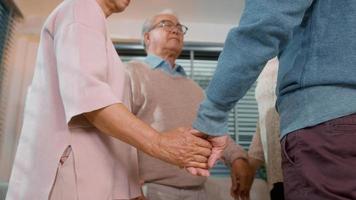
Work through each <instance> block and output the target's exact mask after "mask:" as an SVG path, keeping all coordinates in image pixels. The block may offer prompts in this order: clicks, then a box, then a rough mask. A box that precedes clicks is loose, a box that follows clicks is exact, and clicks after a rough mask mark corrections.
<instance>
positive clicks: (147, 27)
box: [141, 9, 178, 49]
mask: <svg viewBox="0 0 356 200" xmlns="http://www.w3.org/2000/svg"><path fill="white" fill-rule="evenodd" d="M160 15H173V16H174V17H176V18H177V19H178V16H177V15H176V14H175V13H174V12H173V11H172V10H170V9H165V10H163V11H161V12H159V13H157V14H155V15H153V16H152V17H150V18H147V19H146V20H145V22H144V23H143V26H142V30H141V42H142V45H143V47H144V48H145V49H146V44H145V33H147V32H149V31H150V29H151V28H152V26H154V25H155V24H154V22H155V19H156V18H157V17H158V16H160Z"/></svg>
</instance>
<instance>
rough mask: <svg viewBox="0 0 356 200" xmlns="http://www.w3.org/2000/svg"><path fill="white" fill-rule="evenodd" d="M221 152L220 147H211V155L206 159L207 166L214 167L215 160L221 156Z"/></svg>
mask: <svg viewBox="0 0 356 200" xmlns="http://www.w3.org/2000/svg"><path fill="white" fill-rule="evenodd" d="M222 152H223V151H222V150H220V149H216V148H213V149H212V152H211V155H210V157H209V159H208V167H209V168H212V167H214V165H215V163H216V161H217V160H218V159H219V158H220V157H221V155H222Z"/></svg>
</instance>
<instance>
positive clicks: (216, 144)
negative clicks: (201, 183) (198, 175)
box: [207, 135, 229, 168]
mask: <svg viewBox="0 0 356 200" xmlns="http://www.w3.org/2000/svg"><path fill="white" fill-rule="evenodd" d="M228 137H229V136H228V135H224V136H217V137H213V136H209V137H208V138H207V140H208V141H209V142H210V144H211V145H212V146H213V148H212V149H211V155H210V157H209V160H208V166H209V168H212V167H214V165H215V163H216V161H217V160H218V159H220V158H221V156H222V155H223V153H224V149H225V148H226V147H227V144H228V141H227V139H228Z"/></svg>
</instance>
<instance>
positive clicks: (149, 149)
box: [84, 103, 211, 169]
mask: <svg viewBox="0 0 356 200" xmlns="http://www.w3.org/2000/svg"><path fill="white" fill-rule="evenodd" d="M84 115H85V117H86V118H87V119H88V120H89V121H90V122H91V123H92V124H93V125H94V126H96V127H97V128H98V129H99V130H101V131H102V132H103V133H105V134H107V135H110V136H112V137H115V138H118V139H119V140H121V141H124V142H126V143H128V144H130V145H132V146H134V147H136V148H137V149H139V150H141V151H143V152H145V153H147V154H148V155H151V156H153V157H156V158H158V159H161V160H163V161H166V162H169V163H171V164H174V165H178V166H181V167H183V166H184V167H197V168H204V169H206V168H207V157H208V156H209V155H210V153H211V151H210V148H211V145H210V143H209V142H207V141H205V140H204V139H201V138H198V137H196V136H194V135H192V134H191V133H189V131H187V130H185V129H184V128H179V129H175V130H171V131H168V132H169V134H159V133H158V132H157V131H156V130H154V129H153V128H151V127H150V126H148V125H147V124H145V123H144V122H142V121H141V120H139V119H137V118H136V117H135V116H134V115H133V114H132V113H131V112H129V111H128V109H127V108H126V107H125V106H124V105H123V104H120V103H119V104H114V105H111V106H108V107H105V108H102V109H99V110H96V111H92V112H89V113H85V114H84Z"/></svg>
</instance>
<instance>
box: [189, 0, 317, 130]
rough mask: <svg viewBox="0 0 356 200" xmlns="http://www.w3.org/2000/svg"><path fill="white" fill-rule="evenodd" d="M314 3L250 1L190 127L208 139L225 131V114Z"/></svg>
mask: <svg viewBox="0 0 356 200" xmlns="http://www.w3.org/2000/svg"><path fill="white" fill-rule="evenodd" d="M312 3H313V0H249V1H246V6H245V10H244V12H243V15H242V17H241V21H240V24H239V26H238V27H235V28H232V29H231V30H230V31H229V33H228V36H227V38H226V41H225V45H224V48H223V51H222V53H221V54H220V56H219V60H218V65H217V68H216V71H215V74H214V76H213V78H212V80H211V82H210V83H209V86H208V88H207V90H206V99H205V100H204V101H203V102H202V104H201V105H200V108H199V110H198V116H197V119H196V121H195V122H194V124H193V127H194V128H196V129H198V130H200V131H202V132H204V133H206V134H208V135H215V136H218V135H223V134H225V133H226V131H227V129H228V128H227V119H228V111H229V110H231V109H232V108H233V106H234V105H235V104H236V102H237V101H238V100H239V99H241V98H242V97H243V96H244V95H245V93H246V92H247V90H248V89H249V88H250V87H251V86H252V84H253V83H254V81H255V80H256V79H257V77H258V75H259V74H260V72H261V71H262V69H263V67H264V66H265V64H266V62H267V61H268V60H270V59H271V58H273V57H275V56H276V55H277V54H278V53H279V52H281V51H282V50H283V49H284V48H285V47H286V45H287V44H288V42H289V40H290V38H291V36H292V32H293V30H294V28H295V27H297V26H299V25H300V24H301V22H302V20H303V18H304V14H305V12H306V11H307V9H308V8H309V7H311V5H312Z"/></svg>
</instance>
